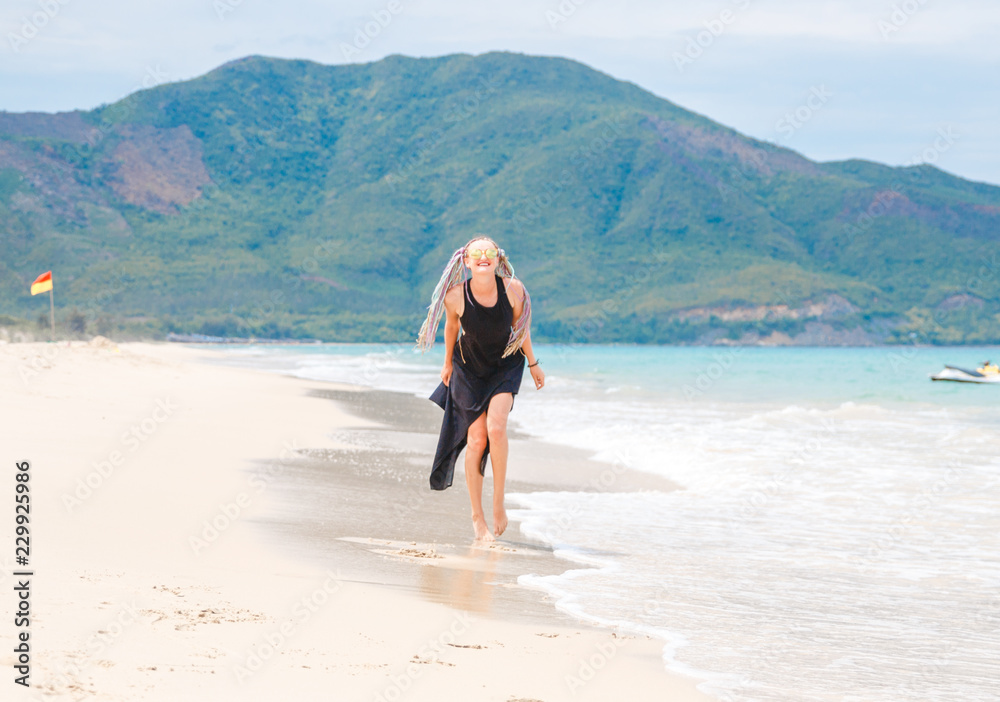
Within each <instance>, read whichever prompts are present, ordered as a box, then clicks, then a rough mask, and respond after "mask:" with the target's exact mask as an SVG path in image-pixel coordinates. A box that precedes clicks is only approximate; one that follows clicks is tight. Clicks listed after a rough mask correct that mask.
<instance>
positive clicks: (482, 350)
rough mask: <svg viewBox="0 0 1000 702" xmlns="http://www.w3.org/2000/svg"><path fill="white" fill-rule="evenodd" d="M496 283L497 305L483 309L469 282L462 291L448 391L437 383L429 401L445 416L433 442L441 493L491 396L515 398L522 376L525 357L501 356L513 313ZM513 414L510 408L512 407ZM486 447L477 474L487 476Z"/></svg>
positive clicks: (433, 480)
mask: <svg viewBox="0 0 1000 702" xmlns="http://www.w3.org/2000/svg"><path fill="white" fill-rule="evenodd" d="M494 278H496V281H497V303H496V304H495V305H493V306H492V307H483V306H482V305H480V304H479V303H478V302H476V299H475V298H474V297H473V296H472V291H471V290H470V289H469V283H468V281H466V282H465V284H464V285H463V292H464V294H465V311H464V312H462V317H461V322H462V335H461V336H460V337H459V339H458V343H456V344H455V349H454V351H453V352H452V356H451V360H452V363H453V364H454V368H453V372H452V375H451V383H450V385H445V384H444V383H443V382H442V383H439V384H438V386H437V388H436V389H435V390H434V392H433V393H431V396H430V399H431V400H432V401H433V402H434V403H435V404H436V405H438V407H440V408H441V409H443V410H444V417H443V418H442V420H441V434H440V436H439V437H438V446H437V451H436V452H435V454H434V466H433V468H432V469H431V477H430V485H431V489H433V490H444V489H445V488H447V487H448V486H450V485H451V483H452V479H453V477H454V474H455V463H456V461H457V460H458V455H459V454H460V453H461V452H462V450H463V449H464V448H465V444H466V440H467V436H468V432H469V427H470V426H472V423H473V422H475V421H476V419H477V418H478V417H479V416H480V415H482V414H483V413H484V412H485V411H486V410H487V409H488V408H489V404H490V400H491V399H492V398H493V396H494V395H497V394H499V393H505V392H509V393H510V394H511V396H512V397H513V396H515V395H517V393H518V390H519V389H520V387H521V376H522V375H523V373H524V353H523V352H522V351H521V350H520V349H518V350H517V351H515V352H514V353H512V354H511V355H509V356H507V358H501V356H503V350H504V349H505V348H507V342H508V340H509V339H510V326H511V323H512V322H513V320H514V310H513V308H511V306H510V301H509V300H508V299H507V291H506V290H504V286H503V279H502V278H500V277H499V276H494ZM511 409H513V405H511ZM489 455H490V442H489V440H488V439H487V441H486V449H485V450H484V451H483V456H482V458H481V459H480V462H479V472H480V474H484V473H485V472H486V459H487V458H489Z"/></svg>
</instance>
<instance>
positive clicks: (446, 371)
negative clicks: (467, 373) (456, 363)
mask: <svg viewBox="0 0 1000 702" xmlns="http://www.w3.org/2000/svg"><path fill="white" fill-rule="evenodd" d="M452 368H453V366H452V363H451V361H450V360H449V361H446V362H445V364H444V368H442V369H441V382H442V383H444V384H445V386H446V387H447V386H449V385H450V384H451V371H452Z"/></svg>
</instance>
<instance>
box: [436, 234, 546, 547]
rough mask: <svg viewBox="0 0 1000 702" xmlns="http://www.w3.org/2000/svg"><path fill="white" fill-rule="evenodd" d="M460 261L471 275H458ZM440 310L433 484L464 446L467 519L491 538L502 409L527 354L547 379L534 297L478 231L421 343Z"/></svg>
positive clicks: (535, 373)
mask: <svg viewBox="0 0 1000 702" xmlns="http://www.w3.org/2000/svg"><path fill="white" fill-rule="evenodd" d="M465 269H468V270H469V271H470V273H471V274H472V275H471V277H470V278H469V279H467V280H465V282H462V279H463V278H464V275H465ZM442 314H444V316H445V323H444V367H443V368H442V369H441V383H440V384H439V385H438V386H437V389H436V390H434V392H433V393H432V394H431V396H430V399H431V400H433V401H434V402H435V403H437V404H438V405H439V406H440V407H441V408H442V409H443V410H444V419H443V421H442V423H441V435H440V437H439V438H438V447H437V453H436V455H435V456H434V467H433V469H432V471H431V478H430V483H431V489H433V490H444V489H445V488H447V487H449V486H450V485H451V483H452V477H453V476H454V473H455V462H456V461H457V460H458V454H459V453H461V451H462V449H463V448H466V452H465V482H466V485H467V486H468V488H469V499H470V501H471V502H472V527H473V529H474V530H475V534H476V540H477V541H493V540H495V536H500V535H501V534H503V532H504V530H505V529H506V528H507V511H506V509H505V508H504V481H505V479H506V477H507V415H508V413H509V412H510V410H511V408H512V407H513V406H514V395H516V394H517V391H518V389H519V388H520V387H521V376H522V374H523V373H524V361H525V359H527V361H528V370H529V372H530V373H531V378H532V380H534V382H535V388H536V389H538V390H540V389H541V388H542V387H543V386H544V385H545V373H543V372H542V369H541V367H540V366H539V365H538V360H537V359H536V358H535V354H534V352H533V351H532V350H531V334H530V325H531V299H530V298H529V297H528V291H527V290H525V288H524V286H523V285H522V284H521V281H520V280H518V279H517V278H515V277H514V268H513V266H511V264H510V261H509V260H507V256H506V254H505V253H504V251H503V249H501V248H500V247H499V246H497V244H496V242H495V241H493V240H492V239H490V238H489V237H485V236H478V237H476V238H475V239H473V240H472V241H470V242H469V243H468V244H466V245H465V246H463V247H462V248H460V249H457V250H456V251H455V253H454V254H452V257H451V260H450V261H449V262H448V265H447V266H446V267H445V269H444V273H443V274H442V276H441V280H440V281H438V284H437V287H436V288H435V289H434V295H433V297H432V298H431V304H430V308H429V309H428V312H427V319H426V320H425V321H424V324H423V326H422V327H421V328H420V334H419V335H418V337H417V344H418V345H419V346H420V348H421V349H422V350H424V351H426V350H427V349H429V348H430V347H431V346H433V345H434V338H435V336H436V335H437V328H438V323H439V322H440V320H441V316H442ZM459 331H461V332H462V335H461V337H459ZM487 457H490V459H491V463H492V464H493V533H492V534H491V533H490V530H489V527H488V526H487V524H486V517H485V516H484V514H483V477H484V475H485V473H486V459H487Z"/></svg>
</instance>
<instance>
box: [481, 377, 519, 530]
mask: <svg viewBox="0 0 1000 702" xmlns="http://www.w3.org/2000/svg"><path fill="white" fill-rule="evenodd" d="M513 406H514V395H512V394H511V393H509V392H501V393H498V394H496V395H494V396H493V397H491V398H490V404H489V407H488V408H487V409H486V435H487V436H488V437H489V440H490V463H491V464H492V465H493V533H494V534H495V535H496V536H500V535H501V534H502V533H504V531H505V530H506V529H507V510H506V509H505V508H504V502H503V498H504V485H505V483H506V480H507V415H508V414H510V408H511V407H513Z"/></svg>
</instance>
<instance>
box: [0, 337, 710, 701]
mask: <svg viewBox="0 0 1000 702" xmlns="http://www.w3.org/2000/svg"><path fill="white" fill-rule="evenodd" d="M0 354H2V355H0V357H2V358H3V359H4V364H5V365H6V366H7V367H8V368H9V369H10V372H8V373H7V374H6V375H5V377H4V380H3V381H0V382H2V383H4V385H3V387H4V390H5V393H4V396H5V399H7V402H6V403H5V404H4V409H3V410H2V413H3V414H2V417H0V419H2V421H3V423H4V425H5V426H6V427H7V428H8V430H9V431H10V432H11V434H10V435H11V436H13V437H14V440H13V441H12V442H11V445H12V449H11V450H12V451H14V452H15V454H16V455H14V456H10V457H9V459H8V460H11V461H13V460H15V459H16V460H25V459H26V460H30V461H31V462H32V471H33V476H32V480H33V481H34V482H33V483H32V489H33V490H34V493H33V494H34V498H33V499H34V502H33V513H32V520H33V522H32V524H33V527H32V528H33V532H32V533H33V535H34V538H35V539H36V540H37V541H36V543H38V544H39V545H38V547H37V549H38V550H37V553H36V554H35V555H33V562H32V567H33V568H35V569H36V580H37V583H36V584H35V592H34V598H35V601H34V608H35V614H34V617H33V621H32V636H33V640H34V641H36V642H37V643H36V644H35V645H36V648H35V651H34V659H33V662H32V685H33V686H34V687H37V688H38V690H36V692H38V691H40V692H41V693H42V694H43V695H44V696H45V697H46V698H50V699H102V700H116V699H122V700H125V699H129V700H132V699H151V700H159V699H163V700H166V699H176V697H177V696H178V695H181V694H183V695H187V696H189V697H194V698H195V699H202V698H205V699H220V698H222V699H228V698H237V697H238V698H239V699H241V700H248V699H274V698H275V697H276V696H284V695H287V694H288V693H293V694H296V695H299V696H300V697H302V698H303V699H306V700H311V699H329V695H330V691H331V690H336V691H337V693H336V698H337V699H351V700H353V699H359V700H368V699H380V698H382V699H403V698H405V699H413V700H420V699H442V698H445V699H447V698H449V697H453V696H454V695H456V694H461V695H462V696H464V697H469V698H474V699H497V700H505V701H506V700H509V699H511V698H512V697H513V698H515V699H516V698H522V699H544V700H546V702H549V701H551V700H558V699H595V700H597V699H608V698H611V697H619V696H620V695H625V696H627V697H629V698H633V699H662V698H663V697H664V696H670V698H671V699H680V700H688V699H690V700H699V699H700V700H707V699H711V698H709V697H707V696H705V695H702V694H701V693H699V692H697V691H696V690H695V685H696V684H698V681H695V680H690V679H686V678H680V677H679V676H676V675H673V674H670V673H667V672H666V670H665V668H664V665H663V661H662V654H663V645H662V642H661V641H658V640H653V639H645V638H643V637H634V636H620V635H616V634H615V633H613V632H611V631H608V630H606V629H600V628H598V627H592V626H589V625H587V624H584V623H582V622H579V621H578V620H572V619H570V618H569V617H568V615H564V614H562V613H560V612H558V611H557V610H556V609H555V608H554V607H552V605H551V603H547V602H544V598H543V597H542V596H541V594H540V593H539V592H538V591H535V590H529V589H527V588H524V587H520V586H517V585H516V578H517V574H518V572H519V571H520V570H523V568H524V564H527V563H530V564H531V565H532V571H533V572H539V570H538V569H539V565H538V564H545V565H544V566H543V568H551V569H558V570H559V572H561V571H564V570H566V569H567V565H568V564H567V562H565V561H562V562H559V561H557V559H556V558H555V557H554V556H553V555H552V553H551V550H547V549H546V548H545V547H542V546H540V545H539V544H532V543H530V542H528V541H526V540H524V539H521V538H518V539H517V540H516V541H515V540H513V536H514V534H516V530H517V526H516V525H515V524H514V523H513V520H512V524H511V526H510V527H508V532H507V534H506V535H505V537H507V538H510V539H511V541H506V540H502V541H501V542H500V543H499V544H498V547H495V548H491V549H490V548H474V549H473V548H469V542H471V525H468V524H465V521H466V520H467V519H468V499H467V495H466V494H465V490H464V486H463V485H460V482H461V481H460V480H459V479H458V478H459V477H460V476H459V475H456V484H455V485H453V486H452V488H450V489H449V490H448V491H445V494H444V495H443V496H440V497H443V499H440V500H436V499H432V498H436V497H439V496H437V495H424V497H422V498H421V497H420V493H419V492H418V491H411V490H409V484H410V482H411V481H412V484H413V485H422V486H423V488H424V490H425V491H426V492H427V493H430V492H431V491H430V490H429V488H427V487H426V477H427V473H428V472H429V468H426V469H425V468H422V467H420V466H421V465H422V463H423V462H424V461H423V459H421V458H420V451H419V446H418V445H417V444H419V441H420V440H421V439H420V438H419V437H420V435H421V432H419V431H407V430H406V428H405V427H404V428H403V429H402V430H401V429H399V428H395V429H387V428H386V423H385V422H377V421H376V419H377V416H375V415H376V414H377V413H378V412H383V413H384V412H387V411H397V412H398V410H399V404H400V398H399V397H395V395H397V393H387V395H391V397H389V396H385V395H383V396H381V403H380V402H378V401H375V402H373V403H370V404H369V407H370V408H371V409H370V412H369V414H370V415H371V416H369V417H366V416H364V414H365V410H364V408H363V407H362V406H361V405H358V404H357V403H355V405H354V408H355V409H356V410H357V414H352V413H351V412H349V411H347V408H346V406H345V405H343V404H341V403H344V402H345V398H346V399H347V400H350V399H353V400H359V399H360V398H361V397H362V395H361V393H364V394H365V395H367V397H366V398H365V401H366V402H367V401H370V400H372V398H373V397H374V396H372V395H368V393H379V392H382V391H358V390H357V389H356V388H355V387H351V386H346V385H341V384H337V383H328V382H323V381H309V380H303V379H300V378H289V377H281V376H279V375H278V374H275V373H268V372H261V371H259V370H249V369H243V368H225V367H223V364H219V363H215V362H211V360H210V359H212V357H213V356H214V357H215V359H216V360H217V359H218V357H219V356H220V355H221V354H220V353H219V352H215V351H214V350H213V351H210V350H206V349H197V350H193V349H191V348H190V347H187V348H185V347H177V346H173V345H168V344H149V343H137V342H133V343H125V344H120V345H117V344H114V343H113V342H107V343H106V344H104V345H98V346H92V345H89V344H86V343H82V342H81V343H77V344H73V343H70V344H67V345H63V344H58V345H53V344H45V343H36V344H8V345H2V346H0ZM317 391H318V392H317ZM331 393H332V394H336V395H337V396H338V397H339V400H337V401H336V402H334V401H330V400H331V399H333V398H332V397H331ZM408 397H410V398H411V399H413V400H414V401H418V400H419V398H413V397H412V396H408ZM426 404H427V405H428V409H433V410H436V411H437V412H438V422H439V421H440V410H439V409H438V408H436V407H433V406H432V403H430V402H429V401H426ZM359 407H361V409H358V408H359ZM372 413H375V414H372ZM405 414H406V413H405V412H404V415H405ZM359 415H360V416H359ZM410 428H411V429H412V428H413V427H410ZM435 434H436V432H435ZM359 437H361V438H362V439H363V440H364V441H367V442H368V443H369V444H370V446H367V447H365V446H358V445H356V443H355V444H352V441H354V442H356V441H357V440H358V438H359ZM432 438H433V439H436V435H435V436H433V437H432ZM53 439H58V440H57V441H53ZM423 440H424V441H425V442H426V435H424V439H423ZM400 441H402V442H403V446H402V448H401V447H400ZM528 441H530V440H523V439H512V441H511V443H512V451H511V456H512V462H511V466H512V468H513V466H514V465H515V463H514V455H515V454H514V448H515V446H514V445H515V444H518V445H519V446H520V447H521V448H520V449H519V450H524V449H525V448H530V447H526V446H525V445H524V444H521V442H525V443H527V442H528ZM414 442H416V443H414ZM534 448H537V446H534ZM432 449H433V445H432V446H431V450H432ZM268 457H270V458H268ZM349 459H352V460H353V462H352V460H349ZM542 462H544V460H543V461H542ZM426 463H427V466H429V462H426ZM525 465H526V464H525ZM595 465H596V464H595ZM535 478H536V480H537V479H538V477H537V476H535ZM559 479H560V472H559V471H558V470H555V469H552V470H550V471H549V472H548V473H546V474H544V480H543V482H541V483H536V482H530V481H526V480H524V478H523V476H522V477H515V476H514V474H513V470H512V471H511V472H510V478H509V480H510V483H509V490H508V491H509V492H520V491H522V487H521V485H522V484H523V485H525V486H528V487H529V488H531V487H533V488H534V489H540V487H541V486H546V485H547V486H557V485H559V484H560V482H559ZM519 481H520V482H519ZM88 483H89V485H88ZM87 487H89V488H90V491H89V493H88V492H87ZM543 489H544V488H543ZM562 489H568V488H566V487H563V488H562ZM338 495H339V497H340V499H337V497H338ZM303 496H309V497H310V498H311V499H312V500H313V504H312V505H309V504H307V503H305V502H303V501H302V498H303ZM67 498H68V499H67ZM74 500H75V501H76V502H74ZM389 505H391V507H389ZM380 510H381V511H380ZM390 510H391V511H390ZM380 517H381V519H382V521H380ZM452 524H455V525H456V526H455V527H453V526H452ZM466 532H468V533H466ZM417 533H419V534H421V535H422V538H421V539H420V540H419V541H418V540H415V539H412V536H413V535H414V534H417ZM428 537H429V538H428ZM6 538H9V539H10V540H11V541H12V538H11V537H10V535H8V536H7V537H6ZM11 549H12V544H11ZM9 552H10V553H13V551H12V550H10V551H9ZM0 560H2V559H0ZM4 565H5V566H6V565H8V562H6V561H5V562H4ZM540 572H545V570H544V569H542V570H540ZM2 575H3V576H4V577H3V579H4V580H5V581H6V582H8V583H9V577H10V576H9V570H5V571H4V572H3V573H2ZM4 589H5V590H6V589H8V588H6V587H5V588H4ZM8 603H9V600H8V601H7V602H5V606H6V605H7V604H8ZM532 603H533V604H532ZM13 633H14V629H13V627H12V626H10V625H8V626H6V627H4V628H3V630H0V645H3V646H4V648H3V650H7V651H9V650H12V648H13V645H11V647H10V648H7V644H13V638H12V635H13ZM0 664H3V665H13V656H12V655H11V654H9V653H7V654H0ZM512 670H516V671H518V672H517V674H516V675H511V671H512ZM588 670H589V675H588V674H587V673H588ZM584 678H586V679H584ZM574 681H576V683H574Z"/></svg>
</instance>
